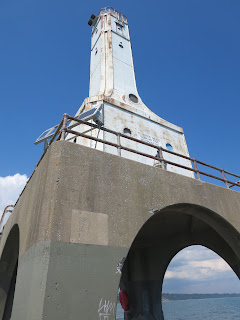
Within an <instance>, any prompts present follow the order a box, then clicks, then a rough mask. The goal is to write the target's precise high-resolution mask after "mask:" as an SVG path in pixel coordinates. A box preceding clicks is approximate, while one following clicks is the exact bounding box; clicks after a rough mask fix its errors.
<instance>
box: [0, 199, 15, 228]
mask: <svg viewBox="0 0 240 320" xmlns="http://www.w3.org/2000/svg"><path fill="white" fill-rule="evenodd" d="M13 209H14V205H12V204H9V205H8V206H6V208H5V209H4V210H3V214H2V217H1V220H0V234H1V233H2V230H3V221H4V218H5V216H6V213H12V212H13Z"/></svg>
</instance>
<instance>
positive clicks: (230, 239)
mask: <svg viewBox="0 0 240 320" xmlns="http://www.w3.org/2000/svg"><path fill="white" fill-rule="evenodd" d="M192 245H201V246H204V247H206V248H209V249H211V250H212V251H214V252H215V253H217V254H218V255H219V256H221V257H222V258H223V259H224V260H225V261H226V262H227V263H228V265H229V266H230V267H231V268H232V270H233V271H234V272H235V274H236V275H237V276H238V277H239V278H240V234H239V232H238V231H237V230H236V229H234V227H233V226H232V225H231V224H230V223H229V222H228V221H226V220H225V219H223V218H222V217H221V216H219V215H218V214H217V213H215V212H213V211H211V210H209V209H207V208H204V207H200V206H197V205H192V204H177V205H172V206H169V207H167V208H164V209H162V210H160V211H154V213H153V215H152V217H151V218H150V219H148V221H147V222H146V223H145V224H144V225H143V227H142V228H141V229H140V231H139V232H138V234H137V236H136V237H135V239H134V241H133V243H132V245H131V248H130V250H129V252H128V255H127V258H126V260H125V262H124V264H123V268H122V276H121V280H120V290H124V291H126V293H127V295H128V298H129V314H130V319H148V320H151V319H152V320H156V319H157V320H163V319H164V314H163V310H162V285H163V279H164V275H165V272H166V270H167V268H168V265H169V263H170V261H171V260H172V259H173V257H174V256H175V255H176V254H177V253H178V252H179V251H181V250H182V249H184V248H186V247H189V246H192Z"/></svg>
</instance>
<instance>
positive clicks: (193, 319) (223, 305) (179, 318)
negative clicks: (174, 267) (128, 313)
mask: <svg viewBox="0 0 240 320" xmlns="http://www.w3.org/2000/svg"><path fill="white" fill-rule="evenodd" d="M163 312H164V316H165V320H203V319H204V320H240V297H237V298H217V299H202V300H178V301H168V302H163ZM116 319H117V320H123V311H122V308H121V305H120V304H118V306H117V317H116Z"/></svg>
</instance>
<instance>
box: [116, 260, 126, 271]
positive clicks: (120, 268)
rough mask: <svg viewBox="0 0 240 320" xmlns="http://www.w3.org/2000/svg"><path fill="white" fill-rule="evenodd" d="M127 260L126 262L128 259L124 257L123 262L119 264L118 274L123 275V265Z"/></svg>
mask: <svg viewBox="0 0 240 320" xmlns="http://www.w3.org/2000/svg"><path fill="white" fill-rule="evenodd" d="M125 260H126V258H125V257H123V258H122V260H121V261H120V262H119V263H118V265H117V271H116V273H120V274H122V268H123V264H124V261H125Z"/></svg>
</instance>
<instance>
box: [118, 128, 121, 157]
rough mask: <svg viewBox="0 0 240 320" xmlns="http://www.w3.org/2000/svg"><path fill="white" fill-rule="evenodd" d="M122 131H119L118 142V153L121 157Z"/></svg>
mask: <svg viewBox="0 0 240 320" xmlns="http://www.w3.org/2000/svg"><path fill="white" fill-rule="evenodd" d="M120 137H121V136H120V133H119V132H118V133H117V144H118V148H117V154H118V156H119V157H121V141H120Z"/></svg>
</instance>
